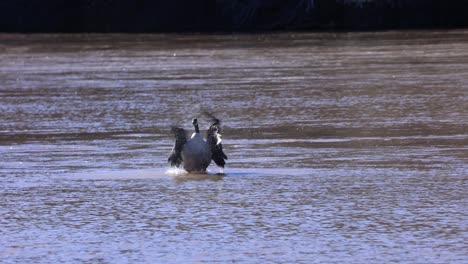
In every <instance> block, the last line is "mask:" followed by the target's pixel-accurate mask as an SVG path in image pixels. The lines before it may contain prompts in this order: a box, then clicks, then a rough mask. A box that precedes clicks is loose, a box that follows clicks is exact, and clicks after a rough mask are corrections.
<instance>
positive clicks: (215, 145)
mask: <svg viewBox="0 0 468 264" xmlns="http://www.w3.org/2000/svg"><path fill="white" fill-rule="evenodd" d="M210 117H211V118H212V120H213V124H212V125H211V126H210V127H209V128H208V132H207V133H206V142H207V143H208V145H209V146H210V148H211V154H212V157H211V159H212V160H213V161H214V162H215V163H216V165H218V166H220V167H223V168H224V165H226V161H225V160H227V159H228V158H227V156H226V154H224V152H223V145H222V144H221V135H220V134H219V132H220V131H221V127H220V123H221V122H220V121H219V119H216V118H215V117H214V116H212V115H211V114H210Z"/></svg>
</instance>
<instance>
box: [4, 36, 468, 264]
mask: <svg viewBox="0 0 468 264" xmlns="http://www.w3.org/2000/svg"><path fill="white" fill-rule="evenodd" d="M203 110H209V111H211V112H212V113H214V114H215V115H216V116H217V117H218V118H219V119H221V120H222V121H223V144H224V148H225V152H226V154H227V155H228V157H229V160H228V163H227V166H226V168H225V169H224V171H221V170H220V169H218V168H217V167H216V166H213V165H212V166H211V167H210V168H209V173H208V174H206V175H187V174H184V173H182V172H180V171H174V170H170V167H169V164H168V163H167V157H168V153H169V152H170V150H171V148H172V144H173V137H172V135H171V134H170V127H171V126H172V125H179V126H182V127H185V128H187V129H188V130H191V119H192V118H193V117H199V118H200V119H199V122H200V124H201V127H203V128H206V127H207V126H208V125H209V123H208V120H207V119H206V118H204V117H203V116H200V113H201V112H202V111H203ZM467 128H468V31H448V32H440V31H438V32H435V31H423V32H421V31H414V32H412V31H409V32H381V33H337V34H333V33H279V34H260V35H259V34H257V35H249V34H247V35H235V34H234V35H215V34H214V35H213V34H212V35H200V34H184V35H178V34H168V35H119V34H116V35H99V34H96V35H93V34H91V35H8V34H3V35H1V34H0V181H1V187H0V259H1V260H2V261H1V262H4V263H16V262H19V263H61V262H72V263H73V262H76V263H232V262H235V263H293V262H294V263H392V262H398V263H463V262H464V263H466V262H467V261H468V245H467V242H466V241H468V214H467V212H468V195H467V193H468V183H467V180H468V165H467V164H468V150H467V144H468V132H467V131H468V130H467Z"/></svg>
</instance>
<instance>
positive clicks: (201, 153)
mask: <svg viewBox="0 0 468 264" xmlns="http://www.w3.org/2000/svg"><path fill="white" fill-rule="evenodd" d="M211 118H212V120H213V124H212V125H211V126H210V127H209V128H208V131H207V132H206V140H205V139H203V137H202V136H201V135H200V129H199V127H198V120H197V119H196V118H195V119H193V120H192V124H193V126H194V129H195V132H194V133H193V134H192V137H191V138H190V139H188V140H187V134H186V132H185V130H184V129H183V128H179V127H173V128H172V132H173V133H174V137H175V144H174V147H173V148H172V152H171V154H170V156H169V158H168V162H169V163H170V164H171V166H173V167H179V166H180V164H182V163H183V166H184V169H185V170H186V171H187V172H189V173H192V172H195V173H205V172H206V168H207V167H208V166H209V165H210V163H211V161H212V160H213V161H214V162H215V164H216V165H218V166H219V167H222V168H224V165H225V164H226V160H227V156H226V154H224V152H223V145H222V144H221V135H220V134H219V132H220V123H221V122H220V120H219V119H216V118H214V117H213V116H211Z"/></svg>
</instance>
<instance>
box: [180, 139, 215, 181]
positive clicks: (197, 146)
mask: <svg viewBox="0 0 468 264" xmlns="http://www.w3.org/2000/svg"><path fill="white" fill-rule="evenodd" d="M182 159H183V160H184V169H185V170H186V171H187V172H205V171H206V168H207V167H208V166H209V165H210V163H211V150H210V147H209V146H208V144H207V143H206V141H205V140H204V139H203V138H202V137H201V135H200V134H198V133H196V134H195V135H193V136H192V138H191V139H190V140H189V141H187V143H185V145H184V147H183V148H182Z"/></svg>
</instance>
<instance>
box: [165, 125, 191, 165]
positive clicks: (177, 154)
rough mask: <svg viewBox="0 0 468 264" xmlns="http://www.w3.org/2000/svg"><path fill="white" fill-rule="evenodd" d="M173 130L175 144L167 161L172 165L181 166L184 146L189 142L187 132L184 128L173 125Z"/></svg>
mask: <svg viewBox="0 0 468 264" xmlns="http://www.w3.org/2000/svg"><path fill="white" fill-rule="evenodd" d="M171 131H172V133H174V137H175V144H174V147H173V148H172V152H171V155H170V156H169V158H168V159H167V161H168V162H169V163H170V164H171V166H173V167H179V165H180V163H182V147H183V146H184V144H185V143H186V142H187V134H186V133H185V130H184V129H183V128H179V127H173V128H172V129H171Z"/></svg>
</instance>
